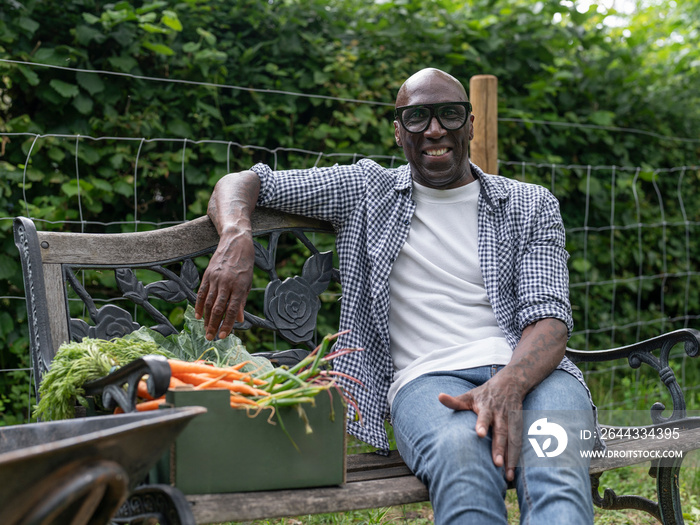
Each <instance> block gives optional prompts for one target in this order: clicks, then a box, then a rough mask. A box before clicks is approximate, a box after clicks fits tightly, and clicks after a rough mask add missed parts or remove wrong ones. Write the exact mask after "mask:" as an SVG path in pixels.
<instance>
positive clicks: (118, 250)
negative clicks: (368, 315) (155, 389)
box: [14, 209, 700, 524]
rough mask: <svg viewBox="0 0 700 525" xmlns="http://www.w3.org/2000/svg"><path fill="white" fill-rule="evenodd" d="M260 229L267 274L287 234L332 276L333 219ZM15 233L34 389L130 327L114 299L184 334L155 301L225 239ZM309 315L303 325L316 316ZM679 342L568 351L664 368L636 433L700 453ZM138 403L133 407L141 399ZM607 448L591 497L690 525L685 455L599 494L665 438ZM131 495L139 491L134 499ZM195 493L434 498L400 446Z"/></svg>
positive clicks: (240, 506)
mask: <svg viewBox="0 0 700 525" xmlns="http://www.w3.org/2000/svg"><path fill="white" fill-rule="evenodd" d="M253 228H254V234H255V236H256V239H257V240H258V241H262V242H257V241H256V265H257V266H258V267H259V268H260V269H261V270H262V274H263V275H267V278H268V279H269V280H270V281H275V280H276V279H278V278H279V277H278V266H279V265H280V260H279V258H280V257H282V256H280V252H285V253H288V252H289V250H290V249H292V250H295V248H289V247H288V246H287V245H286V244H284V243H281V241H280V239H282V238H283V237H284V236H285V235H291V236H293V238H294V239H297V240H298V242H299V243H300V246H302V248H303V249H304V250H306V251H307V256H308V257H309V258H314V259H313V260H314V264H308V265H307V266H308V268H309V269H307V271H310V272H313V271H318V272H321V271H323V272H325V273H326V274H328V273H329V272H328V266H327V265H328V264H329V258H330V257H332V254H330V253H321V252H319V250H318V249H317V248H316V246H315V244H314V242H312V241H314V236H321V237H322V238H323V239H326V240H324V241H323V242H326V243H327V238H328V236H329V234H330V235H332V233H333V232H332V229H331V228H330V226H329V225H328V224H326V223H324V222H320V221H316V220H311V219H308V218H304V217H299V216H292V215H288V214H283V213H278V212H274V211H271V210H266V209H257V210H256V211H255V215H254V218H253ZM14 234H15V242H16V244H17V247H18V249H19V251H20V255H21V260H22V266H23V271H24V282H25V289H26V299H27V309H28V315H29V317H28V319H29V328H30V339H31V345H30V346H31V352H32V358H33V366H34V374H35V379H36V382H37V385H38V384H39V382H40V381H41V378H42V376H43V375H44V374H45V373H46V371H47V370H48V368H49V366H50V364H51V360H52V358H53V356H54V355H55V352H56V350H57V349H58V347H59V346H60V344H61V343H63V342H65V341H69V340H71V339H76V338H78V339H79V338H81V337H82V336H84V335H87V333H88V332H89V334H90V335H92V336H93V337H94V336H100V335H102V336H114V335H121V334H120V333H119V331H120V330H126V331H129V330H132V329H133V327H134V326H136V324H135V321H134V319H133V316H132V313H130V312H132V311H133V312H135V311H137V309H135V308H134V307H133V305H132V306H130V307H128V308H129V311H127V307H126V306H124V305H125V304H126V303H118V302H113V301H116V300H120V301H126V300H127V299H128V300H130V301H132V302H133V301H135V303H136V304H137V305H138V309H141V310H144V309H145V310H146V312H147V313H148V314H149V316H150V317H151V320H149V321H147V322H148V323H151V322H152V323H153V325H158V327H159V328H158V329H159V330H160V331H161V332H163V333H164V334H166V335H167V333H172V332H174V331H176V330H177V328H175V327H174V326H173V325H172V324H171V322H170V320H169V319H168V318H167V317H166V316H164V315H162V314H161V313H160V312H159V310H158V309H157V308H156V306H154V304H158V301H175V302H178V301H179V302H183V301H185V302H189V303H191V304H193V303H194V300H195V292H196V288H197V285H198V283H199V275H198V273H197V272H196V271H194V270H196V267H195V264H194V263H193V262H192V261H193V260H195V259H196V258H198V257H203V256H206V255H207V254H210V253H212V252H213V250H214V249H215V247H216V245H217V242H218V235H217V233H216V231H215V229H214V227H213V225H212V224H211V222H210V221H209V219H208V218H207V217H202V218H199V219H196V220H194V221H190V222H188V223H185V224H181V225H177V226H172V227H168V228H164V229H160V230H156V231H150V232H142V233H128V234H78V233H51V232H38V231H37V230H36V228H35V225H34V223H33V222H32V221H31V220H29V219H26V218H17V219H16V220H15V225H14ZM323 236H325V237H323ZM331 241H332V237H331ZM297 251H298V250H297ZM283 262H284V261H282V263H283ZM83 269H88V270H91V271H97V272H100V273H99V274H98V276H99V278H100V279H102V280H103V281H105V282H106V281H107V280H111V281H112V282H113V283H115V284H116V288H118V290H116V291H115V293H114V294H113V295H112V296H111V297H110V302H109V303H108V304H109V308H108V309H107V308H104V307H103V309H102V310H100V309H99V307H98V303H97V302H96V300H95V299H94V298H93V297H92V296H91V295H90V288H91V283H90V282H87V283H84V282H83V281H82V280H81V279H80V277H79V275H80V274H79V272H80V271H81V270H83ZM144 269H148V270H149V271H150V272H155V274H157V275H159V276H160V277H159V279H160V280H159V281H157V282H156V284H155V285H154V284H152V283H151V284H147V285H145V286H144V284H143V283H142V282H141V281H140V280H139V279H140V278H139V277H138V272H142V271H145V270H144ZM111 270H114V277H110V279H107V278H106V276H107V275H108V273H107V272H108V271H109V272H110V273H109V275H110V276H111V275H112V274H111ZM281 271H282V270H280V272H281ZM134 272H137V273H134ZM330 276H331V278H332V280H335V281H337V280H338V272H337V270H332V271H331V272H330ZM307 277H308V276H307ZM104 285H105V283H104V282H101V283H98V286H97V287H98V288H102V287H104ZM77 302H80V304H83V303H84V304H86V305H87V312H88V315H87V316H86V317H85V319H87V323H86V322H85V321H84V320H83V321H76V320H75V319H71V314H70V305H71V304H76V303H77ZM251 305H252V303H251ZM263 310H265V308H264V307H263ZM108 314H109V315H108ZM300 322H304V323H305V322H307V320H300ZM251 328H254V329H270V330H277V332H278V333H279V335H280V336H281V337H282V338H285V339H287V340H288V341H290V343H291V344H292V345H297V346H298V347H299V346H301V347H303V346H310V345H312V344H313V340H312V339H311V338H309V339H308V340H306V339H303V337H300V336H298V335H294V334H293V333H291V332H290V330H289V329H288V328H287V329H283V330H279V329H278V326H277V325H276V324H275V319H274V315H270V317H265V316H264V315H260V314H259V313H258V314H255V313H250V312H246V318H245V322H244V323H243V325H242V326H240V327H238V329H241V330H242V329H251ZM321 335H325V334H321ZM678 344H683V345H684V349H685V352H686V353H687V355H688V356H691V357H696V356H697V355H698V352H699V351H700V332H698V331H696V330H692V329H683V330H678V331H675V332H671V333H668V334H664V335H661V336H659V337H656V338H654V339H651V340H647V341H643V342H635V343H634V344H630V345H628V346H625V347H621V348H617V349H612V350H604V351H590V352H589V351H587V352H583V351H577V350H573V349H570V350H568V355H569V357H570V358H571V359H572V360H574V361H575V362H579V363H583V362H601V361H608V360H614V359H621V358H625V359H627V360H628V362H629V364H630V365H631V367H633V368H638V367H639V366H641V365H642V364H644V365H646V366H649V367H651V368H652V369H654V370H656V371H657V372H658V374H659V377H660V380H661V381H662V382H663V384H664V385H665V386H666V388H667V389H668V391H669V393H670V396H671V398H672V401H673V413H672V415H671V416H670V417H669V418H663V417H662V415H661V410H662V409H661V407H660V406H658V405H655V406H654V407H653V408H652V411H651V419H650V421H649V426H647V427H638V428H639V429H642V428H646V429H648V428H664V427H673V428H677V429H679V436H675V437H674V438H671V439H667V440H664V441H663V446H665V447H668V448H669V449H674V450H684V451H689V450H693V449H697V448H700V421H698V419H696V418H691V417H688V416H687V414H686V404H685V400H684V397H683V392H682V390H681V388H680V386H679V384H678V381H677V379H676V377H675V375H674V373H673V371H672V370H671V368H670V367H669V363H668V361H669V354H670V352H671V349H672V348H673V347H674V346H676V345H678ZM136 368H138V366H136ZM147 372H148V370H147V369H143V368H141V369H139V370H137V371H136V372H134V373H132V374H131V375H129V374H126V375H125V377H126V376H128V377H127V378H126V379H124V377H123V378H122V383H124V382H126V384H130V383H134V382H135V381H137V379H135V378H138V377H141V376H142V375H143V374H144V373H147ZM134 374H135V375H134ZM102 386H104V385H102ZM115 402H117V403H119V404H122V405H123V408H125V409H127V410H129V409H130V405H129V403H130V400H129V399H128V396H123V395H122V396H121V399H118V400H116V401H115ZM131 402H132V405H131V406H133V399H132V400H131ZM607 445H608V450H610V451H611V452H612V454H611V455H612V456H613V457H606V458H596V459H593V461H592V463H591V468H590V475H591V480H592V484H593V491H592V499H593V502H594V503H595V504H596V505H598V506H600V507H602V508H607V509H626V508H631V509H639V510H643V511H645V512H648V513H649V514H651V515H653V516H655V517H656V518H657V519H659V521H661V522H663V523H666V524H679V523H683V515H682V509H681V501H680V495H679V482H678V475H679V472H680V467H681V462H682V459H678V458H673V459H661V460H654V461H652V464H651V469H650V474H651V475H652V476H653V477H655V478H656V483H657V501H651V500H649V499H646V498H642V497H639V496H618V495H616V494H615V493H614V492H613V491H611V490H609V489H607V490H605V492H604V495H603V496H601V495H600V493H599V478H600V475H601V474H602V473H603V472H605V471H607V470H611V469H615V468H620V467H624V466H628V465H632V464H636V463H643V462H646V461H648V459H646V458H644V457H639V456H638V457H632V456H630V455H627V456H625V454H624V452H625V451H630V450H637V451H639V450H642V449H643V448H644V447H645V446H646V447H648V446H654V447H658V446H659V440H655V441H654V443H652V442H651V441H649V440H646V441H645V440H633V439H631V438H624V437H623V438H622V439H617V440H611V441H609V442H608V443H607ZM615 455H616V456H617V457H614V456H615ZM175 492H176V491H175ZM133 497H140V496H139V495H138V494H136V495H134V496H133ZM186 499H187V502H189V508H190V509H191V511H192V515H191V516H189V515H186V514H188V512H187V511H186V507H187V505H185V506H184V507H185V509H184V510H183V507H182V502H181V501H180V502H179V503H178V505H180V511H179V514H180V516H181V517H180V518H179V520H180V521H179V522H181V523H193V522H196V523H216V522H222V521H243V520H253V519H260V518H274V517H283V516H297V515H306V514H315V513H326V512H341V511H348V510H355V509H363V508H377V507H387V506H394V505H401V504H407V503H412V502H421V501H427V499H428V493H427V490H426V488H425V486H424V485H423V484H422V483H421V482H420V481H419V480H418V479H417V478H416V477H415V476H413V475H412V474H411V472H410V471H409V470H408V468H407V467H406V466H405V464H404V463H403V461H402V460H401V458H400V456H399V455H398V454H397V453H396V452H392V453H391V454H390V455H389V456H388V457H383V456H380V455H377V454H374V453H363V454H352V455H349V456H348V457H347V482H346V483H345V484H344V485H342V486H338V487H324V488H314V489H302V490H282V491H274V492H256V493H241V494H209V495H197V496H187V497H186ZM122 511H123V512H122V513H120V515H119V519H118V520H116V521H117V522H119V523H128V522H129V520H130V519H135V518H134V516H133V515H130V514H129V511H128V510H125V509H124V508H123V509H122ZM175 521H177V519H175Z"/></svg>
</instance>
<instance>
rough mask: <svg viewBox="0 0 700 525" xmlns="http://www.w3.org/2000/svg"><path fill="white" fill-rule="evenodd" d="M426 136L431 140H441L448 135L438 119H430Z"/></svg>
mask: <svg viewBox="0 0 700 525" xmlns="http://www.w3.org/2000/svg"><path fill="white" fill-rule="evenodd" d="M424 133H425V136H426V137H429V138H439V137H442V136H444V135H446V134H447V130H446V129H445V128H443V127H442V125H441V124H440V122H439V121H438V119H437V117H433V118H431V119H430V125H429V126H428V129H426V130H425V132H424Z"/></svg>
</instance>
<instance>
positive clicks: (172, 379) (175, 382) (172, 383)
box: [168, 376, 188, 388]
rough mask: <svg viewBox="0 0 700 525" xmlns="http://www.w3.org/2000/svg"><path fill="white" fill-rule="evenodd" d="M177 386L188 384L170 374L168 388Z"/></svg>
mask: <svg viewBox="0 0 700 525" xmlns="http://www.w3.org/2000/svg"><path fill="white" fill-rule="evenodd" d="M178 386H188V385H187V383H185V382H184V381H183V380H182V379H178V378H177V377H175V376H170V386H169V387H168V388H177V387H178Z"/></svg>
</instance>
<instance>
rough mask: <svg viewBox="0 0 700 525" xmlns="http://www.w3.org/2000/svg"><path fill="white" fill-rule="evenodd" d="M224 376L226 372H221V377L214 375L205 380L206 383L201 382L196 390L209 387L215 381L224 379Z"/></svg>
mask: <svg viewBox="0 0 700 525" xmlns="http://www.w3.org/2000/svg"><path fill="white" fill-rule="evenodd" d="M224 377H226V374H221V375H220V376H219V377H212V378H211V379H209V380H208V381H204V383H200V384H198V385H197V386H196V387H194V388H195V390H201V389H203V388H207V387H209V386H211V385H213V384H214V383H216V382H217V381H219V380H221V379H223V378H224Z"/></svg>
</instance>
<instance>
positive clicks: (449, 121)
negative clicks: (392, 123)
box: [394, 102, 472, 133]
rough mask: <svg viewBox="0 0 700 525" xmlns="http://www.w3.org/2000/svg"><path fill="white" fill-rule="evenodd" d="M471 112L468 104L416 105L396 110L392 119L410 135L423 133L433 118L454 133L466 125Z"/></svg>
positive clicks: (470, 106)
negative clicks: (399, 123)
mask: <svg viewBox="0 0 700 525" xmlns="http://www.w3.org/2000/svg"><path fill="white" fill-rule="evenodd" d="M471 112H472V105H471V103H469V102H440V103H438V104H416V105H414V106H401V107H399V108H396V112H395V113H394V118H396V120H398V121H399V122H401V125H402V126H403V127H404V129H405V130H406V131H408V132H410V133H423V132H424V131H425V130H426V129H428V127H429V126H430V122H431V121H432V120H433V117H435V118H437V119H438V122H439V123H440V125H441V126H442V127H443V128H445V129H446V130H448V131H455V130H458V129H459V128H461V127H462V126H464V124H466V123H467V116H468V115H469V113H471Z"/></svg>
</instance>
